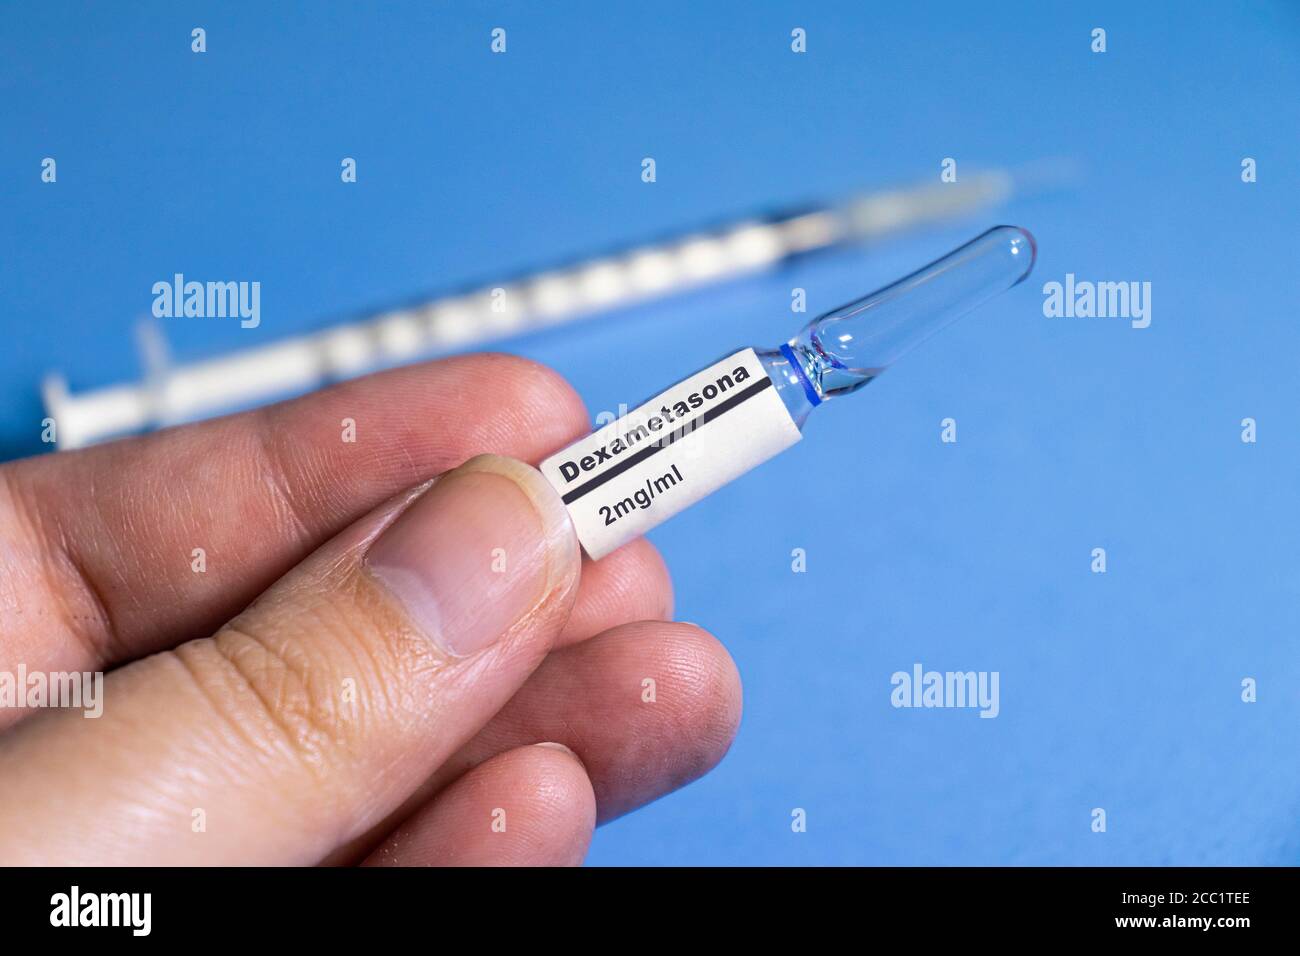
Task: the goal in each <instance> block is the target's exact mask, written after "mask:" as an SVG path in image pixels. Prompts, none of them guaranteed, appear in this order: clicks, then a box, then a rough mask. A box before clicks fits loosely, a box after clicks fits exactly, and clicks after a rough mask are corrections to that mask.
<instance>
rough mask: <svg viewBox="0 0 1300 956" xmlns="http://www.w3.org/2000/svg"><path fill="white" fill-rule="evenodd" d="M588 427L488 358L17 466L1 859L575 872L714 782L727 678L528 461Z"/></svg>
mask: <svg viewBox="0 0 1300 956" xmlns="http://www.w3.org/2000/svg"><path fill="white" fill-rule="evenodd" d="M344 419H352V420H353V422H354V423H355V433H356V440H355V442H347V441H344V440H343V437H344V436H343V434H342V433H343V429H344V427H345V426H344V424H343V420H344ZM586 430H587V417H586V414H585V412H584V410H583V408H582V405H581V402H580V401H579V400H578V398H577V397H576V396H575V395H574V393H573V391H572V390H571V389H570V388H569V387H568V386H567V385H566V384H565V383H564V382H563V381H562V380H561V379H560V378H559V377H558V376H556V375H555V374H554V373H552V372H549V371H548V370H546V369H543V368H541V367H539V366H536V365H533V364H532V363H528V362H525V361H523V360H520V359H513V358H509V357H506V356H500V355H478V356H467V357H464V358H457V359H450V360H446V361H441V362H435V363H430V364H428V365H423V366H417V367H412V368H407V369H400V370H396V371H392V372H386V373H383V374H380V375H374V376H370V377H367V378H364V379H359V380H356V381H353V382H349V383H346V384H343V385H340V386H337V387H335V388H332V389H329V390H326V391H324V392H319V393H316V394H313V395H309V396H306V397H304V398H301V399H297V400H295V401H292V402H287V403H283V404H280V405H276V406H271V407H269V408H266V409H261V410H258V411H254V412H249V413H246V414H242V415H236V416H231V417H229V418H224V419H219V420H216V421H211V422H204V423H200V424H196V425H190V426H185V427H182V428H178V429H172V430H169V431H165V432H160V433H157V434H154V435H149V436H145V437H142V438H137V439H131V440H127V441H122V442H116V443H112V444H109V445H104V446H100V447H97V448H92V449H88V450H85V451H81V452H74V453H68V454H58V455H47V456H42V457H38V458H33V459H28V460H25V461H20V462H15V463H11V464H7V465H4V466H3V467H0V682H3V680H4V677H5V675H6V674H8V675H10V690H11V692H16V697H15V699H14V700H13V701H12V702H11V703H10V704H8V705H7V706H4V707H0V780H2V781H4V783H3V786H0V862H3V863H6V864H22V863H37V864H126V865H133V864H254V865H258V864H314V863H321V862H325V863H349V862H362V861H364V862H366V863H378V864H423V863H436V864H444V863H445V864H560V863H576V862H579V861H581V859H582V857H583V855H584V854H585V852H586V849H587V845H588V842H589V840H590V836H591V831H592V828H593V826H594V825H595V823H596V822H598V821H602V820H608V819H610V818H612V817H615V816H618V815H620V814H622V813H625V812H627V811H629V810H631V809H634V808H635V807H638V806H640V805H642V804H644V803H646V802H648V801H651V800H654V799H655V798H657V797H659V796H661V795H662V794H664V793H667V792H669V791H671V790H673V789H675V788H676V787H679V786H681V785H683V784H684V783H686V782H688V781H690V780H692V779H694V778H695V777H697V776H699V775H700V774H702V773H704V772H705V771H707V770H708V769H709V768H710V767H712V766H713V765H714V764H715V763H716V762H717V761H718V760H719V759H720V758H721V756H722V754H723V753H724V752H725V751H726V749H727V747H728V745H729V744H730V741H731V738H732V736H733V735H734V733H735V730H736V726H737V723H738V720H739V713H740V685H739V679H738V676H737V674H736V671H735V667H734V665H733V664H732V662H731V659H730V657H729V656H728V655H727V653H726V651H725V650H724V649H723V648H722V646H721V645H720V644H719V643H718V642H717V641H716V640H715V639H714V638H712V637H711V636H710V635H708V634H707V633H705V632H704V631H702V630H700V629H699V628H697V627H695V626H693V625H690V624H676V623H669V622H668V621H667V618H669V617H670V616H671V606H672V596H671V585H670V583H669V580H668V576H667V573H666V571H665V568H664V566H663V562H662V561H661V559H660V558H659V556H658V554H657V552H656V551H655V550H654V549H653V547H652V546H651V545H649V544H648V543H646V542H645V541H636V542H633V543H632V544H629V545H627V546H626V547H624V548H622V549H620V550H619V551H617V552H615V553H614V554H612V555H610V556H609V557H607V558H605V559H603V560H602V561H600V562H591V561H588V560H585V559H582V558H581V556H580V552H579V548H578V544H577V541H576V538H575V536H574V533H573V530H572V527H571V526H570V524H569V520H568V517H567V515H566V513H565V510H564V507H563V505H562V504H561V503H560V500H559V496H558V494H556V492H555V491H553V490H552V489H551V487H550V486H549V485H548V484H547V483H546V481H545V480H544V479H543V478H542V477H541V475H540V474H539V473H538V472H536V471H535V470H534V469H533V468H531V467H528V466H526V465H523V464H521V463H520V461H516V460H513V459H519V460H522V461H532V462H535V461H537V460H539V459H540V458H542V457H544V456H545V455H546V454H548V453H550V452H552V451H554V450H555V449H556V448H559V447H561V446H563V445H564V444H566V443H568V442H570V441H572V440H573V439H574V438H576V437H578V436H579V435H581V434H582V433H583V432H585V431H586ZM488 452H491V453H494V454H493V455H491V456H489V457H475V456H478V455H481V454H483V453H488ZM498 455H501V456H510V457H509V458H506V457H497V456H498ZM462 463H464V464H462ZM449 469H451V470H449ZM434 476H441V477H437V478H436V479H435V480H433V481H432V483H430V479H431V478H434ZM20 669H22V670H25V672H26V674H27V675H28V679H27V680H26V681H23V682H21V685H20V682H18V681H17V680H16V678H17V676H18V675H19V672H20ZM110 669H111V673H108V674H107V675H106V677H105V678H104V679H103V684H102V695H101V698H102V699H101V700H100V704H102V715H101V716H99V717H98V718H95V719H87V717H86V716H85V714H84V713H83V710H85V709H89V708H83V709H70V708H67V707H63V708H58V709H54V708H48V707H47V708H45V709H39V706H40V703H41V702H40V701H37V700H35V699H34V698H33V696H32V692H31V686H32V684H31V676H30V675H42V676H43V677H44V678H45V679H47V680H48V679H50V675H54V674H58V673H69V672H96V671H109V670H110ZM648 681H652V682H653V684H649V683H647V682H648ZM51 686H53V685H51ZM88 689H89V688H88ZM651 689H653V693H651V692H650V691H651ZM2 690H3V687H2V684H0V691H2ZM12 696H14V695H13V693H11V697H12ZM0 703H3V693H0ZM83 703H88V701H83ZM29 704H35V705H37V706H26V705H29ZM538 744H547V745H546V746H537V745H538ZM560 745H562V746H560ZM566 748H567V749H566Z"/></svg>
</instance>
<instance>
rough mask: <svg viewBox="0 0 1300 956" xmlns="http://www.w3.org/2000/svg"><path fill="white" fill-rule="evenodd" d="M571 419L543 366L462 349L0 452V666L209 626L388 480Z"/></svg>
mask: <svg viewBox="0 0 1300 956" xmlns="http://www.w3.org/2000/svg"><path fill="white" fill-rule="evenodd" d="M586 427H587V418H586V412H585V410H584V408H583V405H582V401H581V400H580V399H579V398H578V396H577V395H576V394H575V393H574V391H573V389H572V388H570V387H569V385H568V384H567V383H566V382H565V381H564V379H563V378H561V377H560V376H559V375H558V374H557V373H555V372H553V371H551V370H549V369H547V368H545V367H544V366H541V365H537V364H535V363H533V362H529V361H527V360H524V359H520V358H515V357H512V356H507V355H499V354H484V355H468V356H463V357H458V358H451V359H445V360H441V361H436V362H430V363H427V364H424V365H417V366H411V367H408V368H403V369H396V370H393V371H389V372H383V373H379V374H376V375H372V376H367V377H366V378H363V379H357V380H354V381H351V382H346V383H344V384H341V385H337V386H334V387H332V388H329V389H326V390H324V391H322V392H317V393H313V394H311V395H307V396H304V397H302V398H299V399H295V400H292V401H289V402H284V403H281V404H278V405H272V406H269V407H267V408H263V409H259V410H256V411H251V412H246V413H242V414H238V415H232V416H229V417H226V418H221V419H217V420H214V421H207V422H201V423H198V424H194V425H186V426H183V427H180V428H174V429H168V430H166V431H163V432H159V433H156V434H153V435H147V436H143V437H140V438H133V439H127V440H124V441H119V442H113V443H111V444H108V445H102V446H99V447H95V448H90V449H86V450H84V451H77V452H71V453H67V454H58V455H47V456H42V457H38V458H32V459H27V460H25V461H20V462H15V463H12V464H9V465H5V466H4V467H3V468H0V582H5V583H4V585H3V588H4V590H5V591H7V592H9V593H8V594H5V595H0V598H2V599H0V637H2V638H3V640H0V666H3V665H7V664H8V663H9V662H18V661H21V662H22V663H23V664H24V665H25V666H26V667H27V669H28V670H29V671H34V670H44V671H68V670H87V669H102V668H104V667H105V666H108V665H112V664H115V663H120V662H123V661H127V660H130V659H132V658H135V657H139V656H141V655H144V654H148V653H152V652H153V651H157V650H160V649H162V648H164V647H168V646H171V645H174V644H176V643H178V642H179V641H180V640H182V639H184V638H185V637H188V636H193V634H195V633H205V632H210V631H213V630H215V629H216V628H217V627H219V626H220V625H221V624H222V623H224V622H225V621H226V620H228V619H229V618H230V617H232V616H233V615H235V614H237V613H238V612H239V611H241V610H242V609H243V608H244V607H246V606H247V605H248V604H249V603H250V602H251V601H252V600H253V599H254V598H255V597H256V596H257V595H258V594H259V593H261V592H262V591H263V590H264V589H265V588H266V587H267V586H269V585H270V584H271V583H272V582H273V581H275V580H276V579H277V578H279V577H280V576H281V575H283V574H284V573H285V572H286V571H287V570H288V569H289V568H291V567H293V566H294V565H295V564H297V563H298V562H299V561H300V560H302V558H303V557H305V556H306V555H307V554H309V553H310V552H312V551H313V550H314V549H315V548H316V547H317V546H318V545H320V544H321V543H322V542H323V541H325V540H327V539H328V538H330V537H332V536H333V535H334V534H336V533H337V532H338V531H339V530H341V529H342V528H344V527H346V526H347V525H348V524H349V523H351V522H352V521H353V520H355V519H356V518H357V517H358V516H360V515H362V514H365V513H367V512H368V511H370V510H371V509H373V508H374V507H376V506H377V505H378V504H380V503H381V502H383V501H386V500H387V499H389V498H391V497H392V496H393V495H395V494H397V493H398V492H400V491H402V490H403V489H406V488H409V487H411V486H413V485H416V484H418V483H419V482H421V481H423V480H424V479H427V478H430V477H432V476H434V475H437V474H440V473H441V472H444V471H447V470H448V469H450V468H454V467H455V466H456V465H458V464H460V463H461V462H463V461H465V460H467V459H469V458H472V457H473V456H475V455H478V454H481V453H486V452H492V453H496V454H501V455H508V456H511V457H515V458H519V459H521V460H523V461H529V462H535V461H537V460H538V459H540V458H541V457H543V456H544V455H546V454H547V453H549V452H551V451H553V450H554V449H555V448H557V447H559V446H561V445H563V444H564V443H566V442H568V441H570V440H572V439H573V438H575V437H577V436H578V435H580V434H581V433H582V432H583V431H584V429H585V428H586Z"/></svg>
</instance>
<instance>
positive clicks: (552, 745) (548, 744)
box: [533, 740, 582, 763]
mask: <svg viewBox="0 0 1300 956" xmlns="http://www.w3.org/2000/svg"><path fill="white" fill-rule="evenodd" d="M533 746H534V747H545V748H546V749H547V750H558V751H559V752H560V753H564V754H568V755H569V756H570V757H572V758H573V759H574V760H577V761H578V763H582V761H581V760H578V755H577V754H575V753H574V752H573V751H572V750H571V749H569V748H568V747H566V746H564V744H562V743H559V742H558V741H554V740H547V741H544V742H542V743H540V744H533Z"/></svg>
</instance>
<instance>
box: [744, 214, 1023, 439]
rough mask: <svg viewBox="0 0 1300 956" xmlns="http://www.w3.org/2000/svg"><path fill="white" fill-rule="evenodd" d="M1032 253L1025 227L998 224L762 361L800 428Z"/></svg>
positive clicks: (1003, 280) (984, 295) (1011, 276)
mask: <svg viewBox="0 0 1300 956" xmlns="http://www.w3.org/2000/svg"><path fill="white" fill-rule="evenodd" d="M1035 257H1036V247H1035V243H1034V238H1033V236H1031V235H1030V234H1029V233H1028V232H1027V231H1026V230H1024V229H1021V228H1019V227H1016V226H995V227H994V228H992V229H990V230H988V231H987V232H985V233H983V234H982V235H980V236H977V237H976V238H974V239H972V240H971V241H970V242H968V243H966V244H965V245H963V246H960V247H959V248H957V249H954V250H953V251H952V252H950V253H948V254H947V255H946V256H944V257H943V258H941V259H936V260H935V261H934V262H932V263H930V264H929V265H927V266H925V267H924V268H921V269H918V270H917V271H916V272H913V273H912V274H911V275H908V276H905V277H903V278H902V279H899V280H898V281H896V282H893V283H891V284H890V285H887V286H885V287H884V288H883V289H879V290H877V291H876V292H873V293H871V294H870V295H868V296H865V297H863V298H861V299H858V300H856V301H854V302H850V303H849V304H848V305H845V306H842V307H841V308H838V309H836V310H834V311H832V312H828V313H826V314H825V315H822V316H819V317H817V318H816V319H813V321H812V322H810V323H808V325H807V326H806V327H805V328H804V329H803V330H802V331H801V332H800V333H799V334H798V335H797V336H795V337H794V338H793V339H791V340H790V341H789V342H788V343H787V344H786V345H785V346H783V347H782V348H781V349H779V350H774V351H763V352H761V353H760V355H761V357H762V359H763V363H764V366H765V367H766V368H767V371H768V375H769V376H770V377H771V378H772V380H773V382H774V384H775V385H776V386H777V389H778V392H779V394H780V395H781V397H782V400H783V401H785V403H786V407H787V408H788V409H789V410H790V413H791V416H792V417H793V418H794V419H795V422H796V423H797V424H798V425H799V426H800V427H801V428H802V427H803V423H804V420H805V419H806V418H807V417H808V413H809V411H811V410H812V408H814V407H816V406H817V405H818V404H820V403H821V402H823V401H825V400H826V399H828V398H834V397H836V396H839V395H847V394H848V393H850V392H855V391H857V390H858V389H860V388H862V387H863V386H864V385H866V384H868V383H869V382H871V381H873V380H874V379H875V378H876V377H877V376H879V375H880V373H881V372H883V371H884V370H885V369H887V368H889V367H890V366H891V365H893V364H894V363H895V362H896V361H898V359H899V358H901V357H902V356H903V355H905V354H906V353H907V352H910V351H911V350H912V349H914V348H916V347H917V346H918V345H920V344H921V343H922V342H924V341H925V340H926V339H928V338H930V337H931V336H932V335H934V334H935V333H936V332H939V331H941V330H942V329H944V328H946V327H947V326H948V325H950V324H951V323H952V322H954V321H955V320H957V319H958V318H960V317H961V316H963V315H965V314H966V313H967V312H970V311H972V310H973V309H976V308H978V307H979V306H981V305H983V304H984V303H985V302H987V301H988V300H989V299H991V298H993V297H994V296H996V295H998V294H999V293H1001V292H1005V291H1006V290H1007V289H1009V288H1011V287H1012V286H1014V285H1016V284H1017V283H1019V282H1022V281H1023V280H1024V279H1025V277H1026V276H1028V275H1029V273H1030V271H1031V270H1032V269H1033V267H1034V259H1035ZM796 366H797V367H796Z"/></svg>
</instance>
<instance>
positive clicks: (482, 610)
mask: <svg viewBox="0 0 1300 956" xmlns="http://www.w3.org/2000/svg"><path fill="white" fill-rule="evenodd" d="M366 565H367V567H368V568H369V569H370V572H371V574H372V575H373V576H374V577H375V578H376V579H377V580H378V581H379V582H380V583H381V584H382V585H383V586H384V587H385V588H386V589H387V590H388V591H389V593H391V594H392V595H393V596H394V597H395V598H396V599H397V600H398V601H399V602H400V603H401V604H402V605H403V606H404V608H405V610H406V613H407V615H408V616H409V617H410V619H411V621H412V623H413V624H415V625H416V626H417V627H418V628H420V629H421V630H422V631H423V632H424V633H425V634H426V635H428V636H429V637H430V638H431V639H432V640H434V641H435V642H437V643H438V645H439V646H441V647H442V648H443V650H445V651H446V652H447V653H448V654H451V655H454V656H456V657H465V656H467V655H470V654H473V653H475V652H476V651H480V650H482V649H483V648H485V647H487V646H489V645H490V644H492V643H494V642H495V641H497V640H498V639H499V638H500V637H501V636H502V635H504V634H505V633H506V632H508V631H509V630H510V628H511V627H513V626H514V624H515V623H516V622H518V621H519V620H521V619H522V618H524V617H526V616H527V615H528V614H529V613H531V612H532V611H533V610H534V609H535V608H536V607H537V606H538V605H539V604H541V603H542V601H543V600H544V599H545V598H546V597H547V596H548V595H549V594H550V593H551V592H552V591H554V590H555V589H556V588H557V587H558V586H560V585H563V584H566V583H568V580H569V579H571V578H572V577H574V576H575V575H576V573H577V571H576V569H577V567H578V544H577V538H576V536H575V535H574V533H573V529H572V525H571V524H570V522H569V518H568V515H567V513H566V512H565V509H564V505H563V504H562V503H561V502H560V500H559V496H558V495H556V493H555V492H554V491H553V490H552V489H551V487H550V486H549V485H548V484H547V483H546V480H545V479H544V478H542V476H541V475H540V473H538V472H537V471H536V470H535V469H532V468H530V467H528V466H527V465H525V464H523V463H521V462H517V461H514V460H513V459H509V458H500V457H497V456H495V455H482V456H480V457H478V458H474V459H471V460H470V461H468V462H466V463H465V464H463V465H461V466H460V467H459V468H457V469H455V470H454V471H450V472H448V473H447V474H445V475H443V476H442V477H441V478H439V479H438V481H437V482H436V483H435V484H434V485H433V487H431V488H430V489H429V490H428V491H426V492H425V493H424V494H423V495H421V496H420V497H419V498H417V499H416V500H415V501H414V502H413V503H412V504H411V505H410V506H409V507H407V509H406V510H405V511H404V512H402V514H401V515H399V516H398V517H397V520H395V521H394V522H393V524H392V525H391V526H389V527H388V528H386V529H385V530H384V532H383V533H382V534H381V535H380V536H379V537H378V538H377V539H376V540H375V541H374V543H373V544H371V546H370V551H369V553H368V554H367V555H366Z"/></svg>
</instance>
